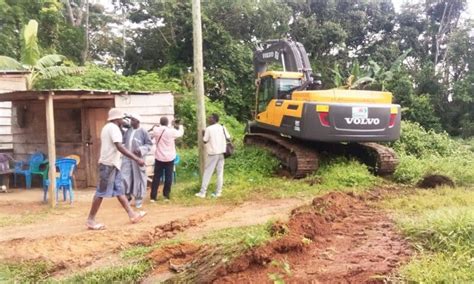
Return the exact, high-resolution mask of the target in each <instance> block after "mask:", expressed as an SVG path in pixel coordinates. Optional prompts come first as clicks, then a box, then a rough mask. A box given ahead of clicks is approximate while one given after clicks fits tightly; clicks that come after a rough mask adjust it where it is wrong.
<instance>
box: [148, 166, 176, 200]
mask: <svg viewBox="0 0 474 284" xmlns="http://www.w3.org/2000/svg"><path fill="white" fill-rule="evenodd" d="M173 168H174V161H170V162H161V161H158V160H155V171H154V174H153V182H152V183H151V194H150V199H153V200H156V197H157V194H158V187H159V186H160V180H161V177H162V175H163V171H164V173H165V186H164V187H163V196H164V197H165V198H168V199H169V198H170V192H171V183H172V182H173Z"/></svg>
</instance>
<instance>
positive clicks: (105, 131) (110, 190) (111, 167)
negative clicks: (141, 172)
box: [86, 108, 146, 230]
mask: <svg viewBox="0 0 474 284" xmlns="http://www.w3.org/2000/svg"><path fill="white" fill-rule="evenodd" d="M123 117H124V114H123V112H122V111H120V110H119V109H116V108H113V109H111V110H110V111H109V116H108V118H107V124H106V125H105V126H104V127H103V128H102V132H101V134H100V140H101V146H100V158H99V184H98V185H97V190H96V193H95V195H94V199H93V200H92V206H91V210H90V212H89V217H88V218H87V223H86V226H87V228H89V229H91V230H102V229H105V226H104V225H103V224H100V223H97V222H96V221H95V216H96V214H97V212H98V211H99V208H100V205H101V203H102V199H104V198H106V197H117V199H118V201H119V202H120V204H121V205H122V207H123V208H124V209H125V211H127V214H128V217H129V218H130V221H131V222H132V223H137V222H139V221H140V220H141V219H142V218H143V217H144V216H145V215H146V212H144V211H140V212H135V211H133V209H132V208H131V207H130V204H129V203H128V200H127V198H126V196H125V193H124V190H123V181H122V175H121V173H120V168H121V153H122V154H123V155H124V156H126V157H128V158H130V159H132V160H133V161H135V162H136V163H137V164H138V165H139V166H144V165H145V163H144V162H143V160H142V159H141V158H139V157H137V156H136V155H135V154H133V153H131V152H130V151H128V150H127V149H126V148H125V147H124V146H123V145H122V141H123V138H122V131H121V130H120V126H121V125H122V124H123Z"/></svg>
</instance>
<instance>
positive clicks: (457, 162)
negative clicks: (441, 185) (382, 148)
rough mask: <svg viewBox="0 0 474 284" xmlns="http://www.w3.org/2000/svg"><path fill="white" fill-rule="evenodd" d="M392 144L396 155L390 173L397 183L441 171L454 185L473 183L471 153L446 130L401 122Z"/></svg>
mask: <svg viewBox="0 0 474 284" xmlns="http://www.w3.org/2000/svg"><path fill="white" fill-rule="evenodd" d="M392 146H393V148H394V149H395V150H396V152H397V153H398V155H399V158H400V164H399V166H398V167H397V170H396V171H395V173H394V175H393V177H394V179H395V181H397V182H401V183H406V184H415V183H417V182H418V181H419V180H420V179H421V178H422V177H423V176H425V175H428V174H442V175H446V176H448V177H450V178H451V179H453V180H454V181H455V182H456V184H458V185H470V184H474V167H473V166H472V165H473V164H474V153H473V152H472V151H471V150H470V149H469V148H468V146H466V145H464V144H463V143H462V142H460V141H456V140H453V139H451V138H450V137H449V135H448V134H447V133H436V132H434V131H432V130H429V131H426V130H425V129H423V127H421V126H420V125H419V124H417V123H411V122H406V121H404V122H403V123H402V135H401V137H400V140H398V141H396V142H394V143H393V144H392Z"/></svg>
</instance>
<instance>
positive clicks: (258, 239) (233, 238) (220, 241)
mask: <svg viewBox="0 0 474 284" xmlns="http://www.w3.org/2000/svg"><path fill="white" fill-rule="evenodd" d="M272 223H273V222H272V221H269V222H267V223H266V224H263V225H255V226H246V227H236V228H227V229H222V230H217V231H214V232H212V233H210V234H208V235H206V236H204V237H203V238H201V239H200V240H198V243H201V244H207V245H215V246H223V247H234V246H241V247H242V248H243V249H249V248H252V247H256V246H259V245H262V244H263V243H265V242H267V241H268V240H270V239H271V238H272V236H271V235H270V230H269V228H270V227H271V225H272Z"/></svg>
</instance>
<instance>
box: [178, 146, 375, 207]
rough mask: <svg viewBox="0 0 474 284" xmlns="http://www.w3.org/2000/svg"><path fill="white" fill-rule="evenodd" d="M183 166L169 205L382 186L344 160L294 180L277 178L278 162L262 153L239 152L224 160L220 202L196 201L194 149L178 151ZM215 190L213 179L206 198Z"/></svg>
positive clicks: (255, 150) (362, 168)
mask: <svg viewBox="0 0 474 284" xmlns="http://www.w3.org/2000/svg"><path fill="white" fill-rule="evenodd" d="M180 152H181V157H182V164H180V165H179V167H178V169H177V176H178V183H177V184H176V185H174V186H173V189H172V201H173V202H176V203H180V204H187V205H196V204H202V203H208V204H212V203H216V202H220V203H241V202H244V201H246V200H251V199H267V198H290V197H308V196H314V195H318V194H324V193H326V192H329V191H361V190H365V189H367V188H368V187H371V186H374V185H376V184H378V183H380V182H381V180H380V179H379V178H376V177H374V176H373V175H372V174H370V172H369V171H368V170H367V167H366V166H365V165H362V164H360V163H359V162H357V161H354V160H347V159H344V158H338V159H333V160H330V161H323V163H322V165H321V166H320V168H319V170H318V171H317V172H316V173H315V174H313V175H311V176H309V177H307V178H305V179H300V180H295V179H291V178H284V177H277V176H276V171H277V168H278V161H277V160H276V159H275V158H274V157H272V156H271V155H270V154H269V153H267V152H266V151H264V150H261V149H258V148H254V147H244V148H238V149H237V153H236V155H235V156H233V157H232V158H230V159H227V160H226V164H225V170H224V172H225V174H224V191H223V196H222V198H219V200H213V199H210V198H208V199H206V200H202V199H198V198H195V197H194V194H195V193H197V192H198V191H199V189H200V183H199V175H198V170H197V152H196V150H195V149H190V150H181V151H180ZM214 189H215V176H214V177H213V179H212V180H211V184H210V185H209V187H208V194H210V193H212V192H213V191H214Z"/></svg>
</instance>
